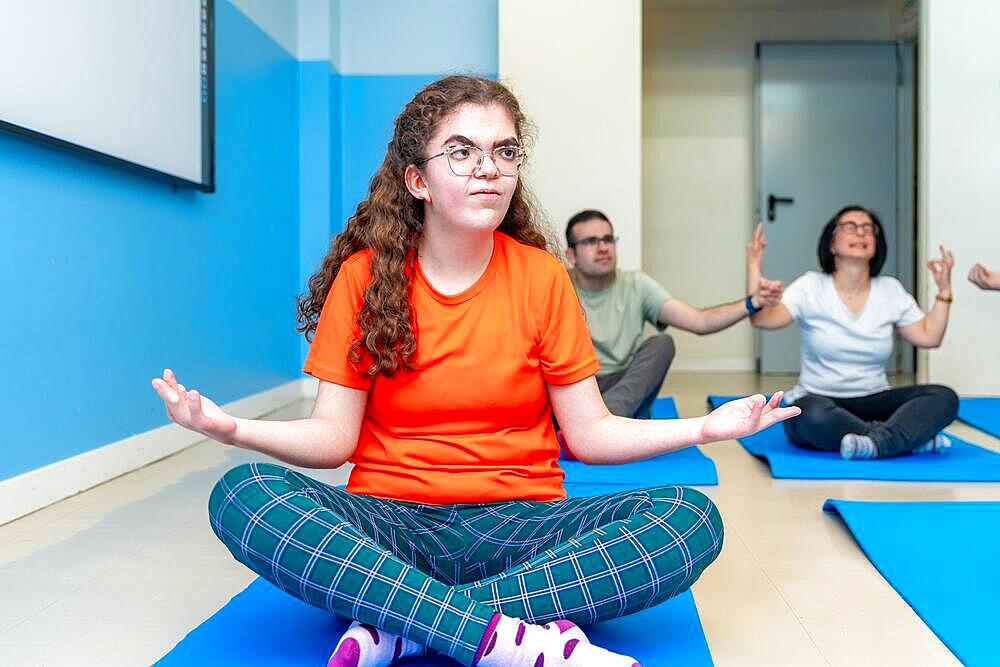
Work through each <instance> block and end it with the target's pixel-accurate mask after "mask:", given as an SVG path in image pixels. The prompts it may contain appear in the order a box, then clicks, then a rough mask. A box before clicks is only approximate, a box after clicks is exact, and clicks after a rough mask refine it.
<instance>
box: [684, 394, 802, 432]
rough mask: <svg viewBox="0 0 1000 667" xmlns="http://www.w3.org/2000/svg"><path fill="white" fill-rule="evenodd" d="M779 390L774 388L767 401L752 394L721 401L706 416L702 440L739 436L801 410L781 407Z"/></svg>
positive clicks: (793, 407) (759, 395) (782, 419)
mask: <svg viewBox="0 0 1000 667" xmlns="http://www.w3.org/2000/svg"><path fill="white" fill-rule="evenodd" d="M782 393H783V392H780V391H778V392H775V393H774V395H773V396H771V400H770V401H769V400H767V399H766V398H765V397H764V396H763V395H761V394H754V395H753V396H748V397H746V398H740V399H737V400H735V401H729V402H728V403H725V404H724V405H720V406H719V407H718V408H716V409H715V410H713V411H712V412H711V413H710V414H709V415H708V416H707V417H705V422H704V424H703V425H702V428H701V433H702V442H716V441H718V440H731V439H734V438H742V437H743V436H747V435H751V434H753V433H756V432H757V431H760V430H762V429H765V428H767V427H768V426H771V425H772V424H777V423H778V422H780V421H784V420H785V419H789V418H791V417H795V416H796V415H798V414H799V413H801V412H802V410H800V409H799V408H797V407H795V406H792V407H788V408H782V407H780V405H781V396H782Z"/></svg>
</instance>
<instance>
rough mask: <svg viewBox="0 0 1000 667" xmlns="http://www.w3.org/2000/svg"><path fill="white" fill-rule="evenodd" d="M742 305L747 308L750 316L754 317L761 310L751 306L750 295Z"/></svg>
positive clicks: (751, 299) (751, 298)
mask: <svg viewBox="0 0 1000 667" xmlns="http://www.w3.org/2000/svg"><path fill="white" fill-rule="evenodd" d="M743 304H744V305H745V306H746V307H747V312H748V313H749V314H751V315H756V314H757V313H759V312H760V311H761V310H762V309H761V308H755V307H754V305H753V297H752V296H750V295H747V298H746V300H745V301H744V302H743Z"/></svg>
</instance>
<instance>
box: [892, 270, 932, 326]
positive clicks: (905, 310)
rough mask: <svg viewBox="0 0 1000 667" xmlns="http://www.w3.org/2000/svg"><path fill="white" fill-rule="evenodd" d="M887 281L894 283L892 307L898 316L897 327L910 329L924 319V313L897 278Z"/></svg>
mask: <svg viewBox="0 0 1000 667" xmlns="http://www.w3.org/2000/svg"><path fill="white" fill-rule="evenodd" d="M887 279H888V280H890V281H892V283H891V284H892V307H893V310H894V312H895V313H897V314H896V326H897V327H908V326H910V325H911V324H915V323H916V322H919V321H920V320H922V319H924V311H922V310H920V306H919V305H917V300H916V299H914V298H913V295H912V294H910V293H909V292H907V291H906V288H905V287H903V284H902V283H901V282H899V281H898V280H896V279H895V278H890V277H888V276H887Z"/></svg>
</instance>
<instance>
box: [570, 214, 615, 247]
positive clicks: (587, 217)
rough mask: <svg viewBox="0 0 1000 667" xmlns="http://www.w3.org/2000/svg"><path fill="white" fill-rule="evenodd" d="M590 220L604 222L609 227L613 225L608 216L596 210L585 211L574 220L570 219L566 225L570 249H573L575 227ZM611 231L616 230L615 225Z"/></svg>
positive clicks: (575, 216)
mask: <svg viewBox="0 0 1000 667" xmlns="http://www.w3.org/2000/svg"><path fill="white" fill-rule="evenodd" d="M588 220H603V221H604V222H606V223H608V224H609V225H610V224H611V221H610V220H608V216H606V215H604V213H602V212H601V211H598V210H597V209H595V208H587V209H584V210H582V211H580V212H579V213H577V214H576V215H574V216H573V217H572V218H570V219H569V222H567V223H566V245H567V246H569V247H570V248H572V247H573V225H578V224H580V223H581V222H587V221H588ZM611 229H612V230H613V229H614V225H612V226H611Z"/></svg>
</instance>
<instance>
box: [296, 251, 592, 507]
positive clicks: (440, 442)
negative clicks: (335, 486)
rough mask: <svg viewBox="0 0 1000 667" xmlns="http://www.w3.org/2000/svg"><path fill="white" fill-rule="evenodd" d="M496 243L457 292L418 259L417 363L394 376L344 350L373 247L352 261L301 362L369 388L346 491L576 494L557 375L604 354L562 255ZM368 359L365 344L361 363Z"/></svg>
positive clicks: (452, 500) (584, 367) (573, 378)
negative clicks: (562, 438) (355, 361)
mask: <svg viewBox="0 0 1000 667" xmlns="http://www.w3.org/2000/svg"><path fill="white" fill-rule="evenodd" d="M493 241H494V243H493V257H492V258H491V259H490V262H489V264H488V265H487V267H486V270H485V271H484V272H483V275H482V276H481V277H480V278H479V280H477V281H476V282H475V283H474V284H473V285H472V286H471V287H469V288H468V289H466V290H465V291H463V292H461V293H459V294H452V295H445V294H441V293H440V292H438V291H437V290H435V289H434V288H433V287H432V286H431V285H430V283H429V282H428V281H427V278H426V277H425V276H424V274H423V271H421V270H420V267H419V262H417V271H416V272H415V275H414V280H413V291H412V296H411V303H412V305H413V309H414V312H415V317H416V337H417V351H416V353H415V355H414V357H413V361H414V362H415V363H414V365H415V366H416V368H415V369H414V370H402V371H399V372H398V373H396V375H394V376H393V377H391V378H389V377H385V376H384V375H378V376H376V377H375V378H374V379H373V378H371V377H370V376H368V375H363V374H361V373H359V372H358V369H356V368H354V367H353V366H352V365H351V363H350V362H349V361H348V358H347V354H348V349H349V347H350V341H352V340H354V339H356V338H357V333H358V326H357V314H358V311H359V310H360V308H361V304H362V301H363V298H364V291H365V288H366V287H367V286H368V284H369V282H370V281H371V273H370V267H371V251H370V250H364V251H362V252H358V253H356V254H354V255H352V256H351V257H349V258H348V259H347V261H345V262H344V263H343V264H342V265H341V267H340V272H339V273H338V274H337V278H336V280H334V282H333V285H332V286H331V288H330V293H329V294H328V295H327V298H326V303H324V304H323V312H322V314H321V316H320V319H319V324H318V326H317V328H316V335H315V337H314V339H313V342H312V347H311V348H310V350H309V356H308V357H307V359H306V363H305V369H304V370H305V372H306V373H309V374H310V375H313V376H315V377H317V378H319V379H320V380H325V381H327V382H332V383H335V384H339V385H344V386H346V387H354V388H356V389H364V390H367V391H368V403H367V406H366V408H365V415H364V419H363V421H362V424H361V433H360V435H359V438H358V446H357V449H356V450H355V452H354V455H353V456H352V457H351V459H350V460H351V462H352V463H353V464H354V470H353V471H352V472H351V476H350V480H349V482H348V484H347V490H348V491H351V492H354V493H362V494H366V495H371V496H378V497H380V498H391V499H395V500H402V501H407V502H413V503H422V504H428V505H450V504H457V503H479V502H494V501H502V500H544V501H550V500H561V499H563V498H565V497H566V492H565V491H564V490H563V487H562V480H563V472H562V469H560V468H559V465H558V463H557V459H558V457H559V445H558V444H557V442H556V438H555V431H554V429H553V426H552V419H551V414H552V407H551V405H550V403H549V398H548V392H547V391H546V384H553V385H561V384H571V383H573V382H578V381H580V380H583V379H585V378H587V377H589V376H591V375H594V374H595V373H596V372H597V369H598V362H597V357H596V356H595V354H594V347H593V344H592V343H591V342H590V335H589V333H588V331H587V325H586V323H585V322H584V316H583V310H582V308H581V306H580V303H579V301H578V300H577V297H576V293H575V292H574V290H573V285H572V283H571V282H570V279H569V275H568V274H567V272H566V270H565V269H564V268H563V266H562V265H561V264H560V263H559V261H558V260H556V259H555V258H554V257H552V256H551V255H549V254H548V253H546V252H545V251H543V250H539V249H538V248H533V247H530V246H526V245H523V244H521V243H518V242H517V241H515V240H514V239H512V238H510V237H509V236H507V235H505V234H502V233H500V232H495V233H494V235H493ZM370 362H371V359H370V358H369V357H368V356H367V355H366V354H362V359H361V364H360V366H361V368H362V369H365V368H367V367H368V365H369V364H370Z"/></svg>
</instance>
